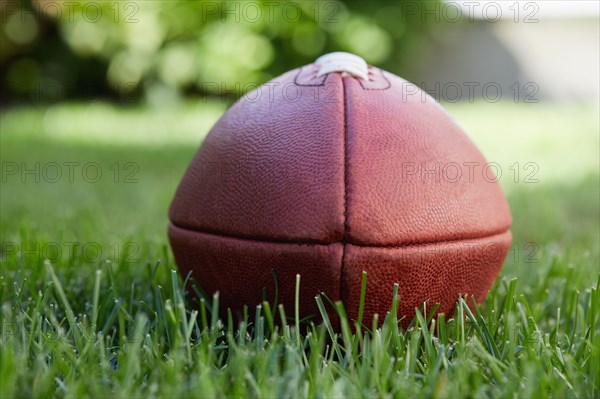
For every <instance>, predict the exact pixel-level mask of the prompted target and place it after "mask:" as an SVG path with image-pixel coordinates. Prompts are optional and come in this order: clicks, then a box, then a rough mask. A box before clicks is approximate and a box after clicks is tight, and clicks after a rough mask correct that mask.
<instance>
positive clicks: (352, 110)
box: [169, 64, 511, 325]
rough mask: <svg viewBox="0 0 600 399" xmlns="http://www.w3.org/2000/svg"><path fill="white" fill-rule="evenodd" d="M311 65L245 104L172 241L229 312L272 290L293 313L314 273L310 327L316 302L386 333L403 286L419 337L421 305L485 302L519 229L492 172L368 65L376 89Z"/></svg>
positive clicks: (183, 203) (437, 111)
mask: <svg viewBox="0 0 600 399" xmlns="http://www.w3.org/2000/svg"><path fill="white" fill-rule="evenodd" d="M317 70H318V67H317V66H316V65H314V64H311V65H308V66H305V67H302V68H299V69H297V70H293V71H290V72H288V73H286V74H284V75H282V76H281V77H279V78H276V79H274V80H273V81H271V82H269V83H268V84H266V85H265V86H262V87H260V88H258V89H257V90H256V91H254V92H252V93H249V94H248V95H246V96H245V97H243V98H242V99H240V101H238V102H237V103H236V104H234V105H233V106H232V107H231V108H230V109H229V110H228V111H227V112H226V113H225V114H224V116H223V117H222V118H221V119H220V120H219V122H217V124H216V125H215V126H214V128H213V129H212V130H211V132H210V133H209V135H208V136H207V138H206V140H205V141H204V143H203V145H202V146H201V148H200V150H199V151H198V153H197V154H196V156H195V157H194V159H193V160H192V163H191V165H190V167H189V168H188V170H187V172H186V174H185V176H184V177H183V180H182V182H181V184H180V186H179V188H178V189H177V192H176V195H175V198H174V200H173V203H172V204H171V208H170V215H169V216H170V220H171V225H170V226H169V238H170V242H171V246H172V248H173V252H174V255H175V259H176V262H177V264H178V266H179V268H180V270H181V272H182V274H184V275H185V274H187V273H188V272H189V271H192V273H193V275H194V277H195V278H196V280H197V281H198V282H199V283H200V285H201V286H202V287H203V288H204V289H205V291H206V292H207V293H208V294H211V293H212V292H215V291H219V292H220V298H221V304H222V305H223V307H224V308H225V309H226V308H227V307H231V308H232V309H233V310H239V309H241V308H242V306H243V305H244V304H246V305H248V306H254V305H256V304H258V303H259V302H260V301H261V299H262V295H263V294H262V293H263V291H264V292H266V293H267V297H268V299H269V300H271V301H272V300H273V299H274V290H275V284H274V282H273V277H272V272H271V270H274V271H275V273H276V275H277V279H278V301H279V303H283V304H284V306H285V307H286V309H288V313H289V312H290V311H291V310H292V309H293V300H294V289H295V275H296V274H297V273H299V274H301V276H302V279H301V303H300V305H301V307H300V310H301V314H302V316H309V315H311V314H312V315H314V314H318V312H317V308H316V305H315V302H314V296H315V295H316V294H317V293H319V292H325V293H326V294H327V296H329V298H331V299H333V300H337V299H342V300H343V301H344V305H345V306H346V309H347V312H348V314H349V316H350V317H351V318H355V317H356V316H357V313H358V301H359V296H360V283H361V278H362V271H363V270H364V271H367V297H366V301H367V302H366V307H365V318H364V320H365V321H366V323H367V324H369V323H370V319H371V318H372V316H373V314H375V313H378V314H380V315H381V318H380V319H383V315H385V312H387V311H388V310H389V306H390V303H391V298H392V287H393V284H394V283H398V284H399V286H400V307H399V316H400V317H404V319H403V324H404V325H407V324H408V322H410V320H411V319H412V317H413V315H414V308H418V307H421V306H422V305H423V302H429V303H430V304H433V303H440V305H441V306H440V308H439V311H441V312H449V311H451V310H452V309H453V306H454V304H455V302H456V300H457V298H458V297H459V295H475V297H476V299H477V300H478V301H481V300H483V299H484V297H485V295H486V293H487V291H488V290H489V288H490V287H491V285H492V284H493V282H494V280H495V278H496V276H497V274H498V272H499V270H500V268H501V266H502V263H503V261H504V258H505V257H506V254H507V252H508V250H509V247H510V242H511V235H510V231H509V228H510V225H511V215H510V211H509V208H508V205H507V203H506V200H505V198H504V196H503V194H502V191H501V189H500V186H499V184H498V183H497V182H496V179H495V176H494V170H493V169H490V168H489V167H487V164H486V161H485V159H484V157H483V156H482V154H481V153H480V152H479V150H478V149H477V148H476V146H475V145H474V144H473V143H472V141H471V140H470V139H469V138H468V137H467V136H466V135H465V134H464V132H463V131H462V130H461V129H460V127H458V126H457V124H456V123H455V122H454V121H453V120H452V118H451V117H450V116H449V115H448V114H447V113H446V112H445V111H444V110H443V108H442V107H441V106H439V104H437V103H436V102H435V101H434V100H433V99H432V98H431V97H429V96H428V95H426V94H425V93H424V92H422V91H421V90H420V89H418V88H417V87H416V86H415V85H413V84H411V83H409V82H407V81H405V80H403V79H401V78H399V77H397V76H394V75H392V74H390V73H387V72H384V71H382V70H380V69H378V68H374V67H369V77H370V80H369V81H364V80H358V79H356V78H353V77H346V76H342V75H340V74H339V73H330V74H328V75H326V76H322V77H317Z"/></svg>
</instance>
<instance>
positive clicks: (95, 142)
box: [0, 103, 600, 398]
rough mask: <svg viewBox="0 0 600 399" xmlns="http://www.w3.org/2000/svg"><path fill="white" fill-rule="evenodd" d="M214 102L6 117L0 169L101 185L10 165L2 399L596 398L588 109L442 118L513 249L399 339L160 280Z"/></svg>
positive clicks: (594, 150) (592, 156) (598, 241)
mask: <svg viewBox="0 0 600 399" xmlns="http://www.w3.org/2000/svg"><path fill="white" fill-rule="evenodd" d="M222 108H223V107H222V105H221V104H201V105H187V106H186V107H183V108H182V109H180V110H177V111H174V110H166V111H162V112H160V113H158V111H155V110H146V109H141V108H133V109H126V110H122V109H121V110H120V109H117V107H112V106H109V105H103V104H93V105H56V106H54V107H52V108H51V109H49V110H46V109H42V108H38V109H15V110H9V111H5V112H4V113H3V114H2V115H1V118H2V119H1V121H0V128H1V129H0V134H1V136H0V138H1V147H0V155H1V160H2V166H3V168H6V167H12V166H14V164H17V165H18V167H19V168H21V167H22V166H23V165H25V166H27V167H28V168H32V167H34V166H32V165H35V163H36V162H39V163H40V168H43V166H44V165H48V164H49V163H52V162H56V163H59V164H64V162H79V165H82V166H83V165H88V164H91V163H95V164H96V165H97V166H98V167H99V168H100V169H101V170H102V172H103V175H102V177H101V178H99V179H98V181H97V182H91V181H89V180H90V179H89V177H90V176H89V175H82V174H81V168H80V167H75V173H74V176H73V178H72V179H70V178H69V177H68V176H63V177H62V178H60V179H58V181H57V182H51V181H48V180H49V179H45V178H44V176H43V175H42V176H40V181H39V182H36V181H35V173H34V174H30V175H24V176H23V175H22V174H21V173H20V172H19V173H17V174H16V175H7V174H6V169H4V172H3V176H2V177H3V180H2V190H1V195H0V210H1V225H0V234H1V241H2V248H1V250H2V253H1V254H0V257H1V258H0V260H1V262H2V267H1V271H0V306H1V313H0V315H1V325H2V331H1V341H0V345H1V346H0V349H1V350H0V360H1V363H0V368H1V370H0V397H2V398H5V397H6V398H12V397H81V396H93V397H107V396H111V397H115V398H121V397H198V396H201V397H223V396H237V397H242V396H243V397H247V396H249V397H307V396H308V397H341V396H348V397H413V396H418V397H463V396H469V397H488V396H490V397H561V398H562V397H575V398H588V397H596V398H598V397H600V311H599V308H600V294H599V293H598V292H599V289H600V286H599V285H600V273H599V263H600V262H599V261H600V231H599V230H600V227H599V220H600V210H599V204H600V195H599V191H600V187H599V186H600V183H599V178H600V175H599V167H600V166H599V159H598V149H599V147H600V144H599V142H598V140H599V135H598V132H599V126H598V121H599V117H598V108H597V105H593V106H581V105H580V106H564V105H563V106H558V105H549V104H533V105H528V106H524V105H522V104H521V105H515V104H484V103H480V104H453V105H451V106H449V109H450V112H451V113H452V114H453V115H454V116H455V117H456V119H457V120H458V121H459V123H461V124H462V125H463V126H464V127H465V128H466V129H467V131H469V133H471V134H472V136H473V139H474V140H475V141H476V142H477V144H478V145H479V146H480V147H481V148H482V150H483V152H484V154H485V155H486V157H487V158H488V160H490V161H494V162H498V164H499V165H501V167H502V170H503V172H504V174H503V178H501V180H500V182H501V184H502V186H503V189H504V191H505V193H506V194H507V197H508V200H509V203H510V205H511V210H512V213H513V218H514V225H513V233H514V244H513V249H512V250H511V252H510V253H509V256H508V258H507V260H506V263H505V265H504V268H503V270H502V272H501V276H500V278H499V279H498V281H497V283H496V285H495V286H494V287H493V289H492V290H491V292H490V294H489V296H488V298H487V300H486V301H485V302H484V303H483V304H481V305H480V306H479V307H478V308H477V310H476V311H475V312H474V313H472V312H471V311H469V309H468V307H467V306H466V304H465V302H464V301H461V302H459V303H458V305H457V309H456V313H455V314H447V315H444V316H440V317H435V318H433V320H431V318H432V316H431V315H429V314H426V313H423V314H420V313H417V314H416V318H415V320H414V322H413V324H412V326H411V327H410V328H409V329H408V330H407V331H402V330H400V329H399V328H398V324H397V322H396V320H395V318H394V316H393V315H394V312H393V311H392V312H391V313H389V314H388V315H380V322H383V324H382V326H381V328H379V329H373V328H372V327H371V321H370V320H364V321H363V324H364V326H362V327H361V326H357V325H356V324H355V321H353V320H347V318H344V317H342V320H343V322H342V330H341V331H340V332H339V334H338V335H336V333H335V332H334V329H333V328H332V326H331V325H330V324H328V323H323V324H320V325H312V324H311V325H302V326H301V327H300V328H297V318H296V316H295V315H296V309H281V308H274V309H271V308H270V306H269V305H268V304H266V303H265V304H263V306H262V307H259V308H252V309H248V317H247V320H246V321H245V322H243V323H242V324H241V325H233V324H232V322H231V321H230V320H218V319H217V317H216V311H215V309H217V307H218V298H207V300H206V301H203V302H202V303H200V304H199V303H198V302H197V301H195V300H194V298H190V297H189V294H188V292H187V291H186V290H184V289H183V288H182V286H183V283H182V279H181V277H180V276H178V275H177V273H175V272H173V271H172V270H174V269H175V268H176V266H175V265H174V262H173V258H172V255H171V253H170V249H169V248H168V244H167V239H166V224H167V216H166V210H167V207H168V204H169V201H170V199H171V198H172V195H173V193H174V190H175V187H176V185H177V183H178V181H179V178H180V177H181V175H182V174H183V171H184V170H185V167H186V166H187V164H188V163H189V161H190V159H191V157H192V156H193V154H194V152H195V150H196V149H197V146H198V144H199V142H200V141H201V138H202V136H203V134H204V133H205V132H206V129H207V128H208V127H209V126H210V124H211V123H212V122H213V121H214V120H215V118H217V117H218V115H219V113H220V112H221V111H222ZM57 115H58V116H57ZM491 121H493V122H491ZM145 126H148V127H147V129H149V131H148V132H145V133H144V131H143V129H144V128H145ZM515 162H518V163H519V168H520V174H519V176H518V179H515V175H514V169H513V170H511V169H510V167H511V166H512V165H514V164H515ZM527 162H533V163H535V164H536V165H537V168H538V169H537V170H538V171H537V173H536V174H535V176H534V177H535V178H536V179H537V180H538V181H537V182H533V181H531V180H532V179H529V180H526V179H525V178H524V173H527V172H530V171H531V170H525V169H524V168H523V165H524V164H525V163H527ZM77 171H79V173H78V172H77ZM116 171H118V172H119V173H118V174H115V173H116ZM129 174H131V175H129ZM46 177H48V176H46ZM50 177H51V176H50ZM128 177H129V178H128ZM46 258H48V259H49V260H46ZM184 277H185V276H184ZM368 277H369V276H366V278H368ZM299 284H302V278H301V277H300V280H299ZM392 296H393V292H390V297H392ZM318 301H319V302H318V304H319V305H320V307H322V308H328V307H330V306H332V304H330V303H328V301H327V300H326V299H325V298H318ZM467 301H469V300H468V299H467ZM335 306H337V309H338V311H339V312H340V314H341V315H342V316H343V314H344V311H343V305H342V304H335ZM463 314H464V315H465V317H462V316H460V315H463ZM285 315H287V317H286V316H285ZM457 315H459V317H457ZM357 327H358V329H357Z"/></svg>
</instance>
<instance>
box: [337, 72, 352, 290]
mask: <svg viewBox="0 0 600 399" xmlns="http://www.w3.org/2000/svg"><path fill="white" fill-rule="evenodd" d="M341 80H342V104H343V107H342V108H343V112H344V131H343V132H342V134H343V140H344V144H343V150H344V234H343V235H342V259H341V261H340V263H341V265H340V282H339V287H340V288H339V289H340V291H339V298H342V297H343V295H344V287H343V284H344V269H345V265H346V244H347V243H348V178H349V176H348V145H349V140H348V101H349V100H348V99H349V96H348V93H346V90H350V87H349V86H347V85H346V82H345V81H344V78H342V79H341Z"/></svg>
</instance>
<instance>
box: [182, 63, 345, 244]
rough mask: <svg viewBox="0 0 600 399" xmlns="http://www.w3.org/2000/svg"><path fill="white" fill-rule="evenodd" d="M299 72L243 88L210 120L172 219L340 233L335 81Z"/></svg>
mask: <svg viewBox="0 0 600 399" xmlns="http://www.w3.org/2000/svg"><path fill="white" fill-rule="evenodd" d="M298 72H299V71H298V70H294V71H291V72H288V73H286V74H284V75H283V76H281V77H279V78H277V79H274V80H273V81H271V82H269V84H268V85H267V86H262V87H261V88H259V89H257V90H255V91H254V92H252V93H249V94H248V95H247V96H246V97H244V98H242V99H240V101H238V102H237V103H236V104H234V105H233V106H232V107H231V108H230V109H229V110H228V111H227V112H226V113H225V115H223V117H222V118H221V119H220V120H219V121H218V122H217V124H216V125H215V126H214V127H213V128H212V130H211V131H210V133H209V134H208V136H207V137H206V140H205V141H204V143H203V144H202V146H201V148H200V150H199V151H198V153H197V154H196V156H195V157H194V159H193V160H192V163H191V165H190V166H189V168H188V170H187V172H186V174H185V175H184V177H183V180H182V182H181V184H180V185H179V188H178V190H177V193H176V195H175V199H174V201H173V203H172V205H171V209H170V219H171V221H172V222H173V224H175V225H177V226H180V227H186V228H189V229H190V230H199V231H204V232H214V233H217V234H224V235H228V236H234V237H246V238H253V239H263V240H265V241H273V240H276V241H287V242H294V241H302V242H313V243H331V242H337V241H340V240H341V239H342V236H343V224H344V220H343V213H344V197H343V193H344V178H343V174H344V147H343V134H342V132H343V130H344V101H343V90H342V87H341V85H342V80H341V78H340V76H339V75H337V74H330V75H327V76H326V77H324V78H320V79H318V80H312V81H311V80H310V77H311V76H312V74H309V75H307V72H308V73H310V71H305V72H304V76H299V75H298ZM296 78H301V80H302V81H301V82H295V79H296ZM297 83H301V84H302V83H305V84H311V83H312V84H314V85H316V86H302V85H301V84H297Z"/></svg>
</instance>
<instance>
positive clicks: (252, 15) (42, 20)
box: [0, 0, 436, 103]
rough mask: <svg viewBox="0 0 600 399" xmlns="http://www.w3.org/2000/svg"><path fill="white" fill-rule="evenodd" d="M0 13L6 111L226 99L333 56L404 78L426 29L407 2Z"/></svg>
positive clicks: (96, 6) (74, 6) (100, 4)
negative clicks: (346, 54)
mask: <svg viewBox="0 0 600 399" xmlns="http://www.w3.org/2000/svg"><path fill="white" fill-rule="evenodd" d="M0 4H1V9H0V12H1V18H2V21H1V23H2V29H0V75H1V78H2V84H3V87H4V90H3V91H4V93H3V94H4V95H3V102H15V101H17V102H22V101H25V102H31V101H34V102H54V101H61V100H65V99H72V98H90V97H107V96H108V97H111V96H112V97H113V98H118V99H121V100H137V99H139V98H145V99H147V100H149V101H150V102H151V103H152V102H154V103H163V102H168V101H169V100H175V99H177V98H179V97H181V96H188V95H206V96H210V95H215V94H219V95H223V93H225V97H226V98H227V100H230V99H231V98H234V97H236V96H238V95H239V94H241V93H244V92H247V91H248V90H250V89H252V88H253V87H254V86H255V85H257V84H260V83H263V82H264V81H266V80H268V79H270V78H272V77H274V76H277V75H278V74H280V73H282V72H284V71H287V70H289V69H292V68H294V67H297V66H300V65H303V64H305V63H309V62H312V61H313V60H314V59H315V58H316V57H318V56H319V55H321V54H323V53H326V52H330V51H350V52H353V53H355V54H358V55H360V56H362V57H363V58H365V59H366V60H367V62H369V63H372V64H377V65H379V66H382V67H384V68H386V69H388V70H391V71H402V73H403V74H404V75H405V76H410V68H418V67H419V64H418V62H417V61H418V58H419V54H420V53H421V52H422V48H423V46H424V43H426V42H427V40H428V38H427V37H428V31H429V29H430V26H429V25H428V24H426V23H424V22H425V21H423V14H422V11H423V10H422V9H421V8H422V7H423V4H425V3H420V2H415V1H414V0H410V1H394V2H391V1H386V2H380V1H356V2H354V1H352V2H351V1H347V2H341V1H337V0H333V1H331V0H326V1H299V2H283V1H218V2H215V1H172V0H153V1H146V0H133V1H129V0H126V1H114V0H109V1H88V0H72V1H69V0H66V1H65V0H52V1H43V0H27V1H16V0H5V1H2V2H1V3H0ZM435 4H436V2H435V1H433V2H432V1H427V2H426V7H428V8H432V7H435Z"/></svg>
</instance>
